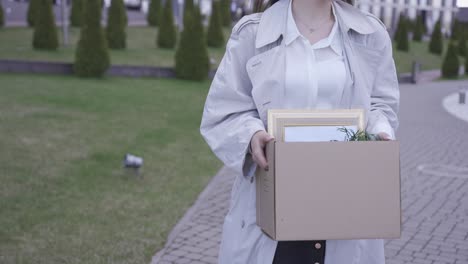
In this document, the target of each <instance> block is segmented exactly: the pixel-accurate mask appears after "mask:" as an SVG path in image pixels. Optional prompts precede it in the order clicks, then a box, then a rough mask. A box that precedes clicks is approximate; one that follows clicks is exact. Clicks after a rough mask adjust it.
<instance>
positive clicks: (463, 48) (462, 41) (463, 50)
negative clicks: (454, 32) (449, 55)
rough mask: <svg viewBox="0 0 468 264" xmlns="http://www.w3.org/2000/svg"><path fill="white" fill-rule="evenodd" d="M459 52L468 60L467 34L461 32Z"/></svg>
mask: <svg viewBox="0 0 468 264" xmlns="http://www.w3.org/2000/svg"><path fill="white" fill-rule="evenodd" d="M458 54H460V56H463V57H465V59H466V60H468V56H467V55H468V53H467V50H466V34H464V33H462V34H460V38H459V40H458Z"/></svg>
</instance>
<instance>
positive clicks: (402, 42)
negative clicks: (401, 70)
mask: <svg viewBox="0 0 468 264" xmlns="http://www.w3.org/2000/svg"><path fill="white" fill-rule="evenodd" d="M407 28H408V24H407V23H402V24H401V27H400V32H399V33H398V34H400V36H399V37H398V39H397V50H401V51H409V40H408V29H407Z"/></svg>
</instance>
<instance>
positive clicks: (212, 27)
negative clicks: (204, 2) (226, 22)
mask: <svg viewBox="0 0 468 264" xmlns="http://www.w3.org/2000/svg"><path fill="white" fill-rule="evenodd" d="M211 3H212V4H211V16H210V24H209V26H208V32H207V37H206V40H207V44H208V46H209V47H217V48H219V47H222V46H223V45H224V35H223V28H222V26H221V16H220V15H221V14H220V13H221V10H220V2H219V1H218V0H213V1H211Z"/></svg>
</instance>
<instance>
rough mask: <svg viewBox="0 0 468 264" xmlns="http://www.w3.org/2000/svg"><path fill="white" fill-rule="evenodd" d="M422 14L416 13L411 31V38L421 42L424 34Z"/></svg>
mask: <svg viewBox="0 0 468 264" xmlns="http://www.w3.org/2000/svg"><path fill="white" fill-rule="evenodd" d="M423 23H424V22H423V20H422V16H421V15H418V16H417V17H416V25H415V28H414V31H413V40H414V41H418V42H421V41H422V38H423V34H424V25H423Z"/></svg>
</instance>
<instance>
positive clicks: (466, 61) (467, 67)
mask: <svg viewBox="0 0 468 264" xmlns="http://www.w3.org/2000/svg"><path fill="white" fill-rule="evenodd" d="M465 74H466V75H468V54H467V55H465Z"/></svg>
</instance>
